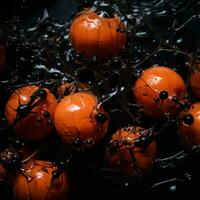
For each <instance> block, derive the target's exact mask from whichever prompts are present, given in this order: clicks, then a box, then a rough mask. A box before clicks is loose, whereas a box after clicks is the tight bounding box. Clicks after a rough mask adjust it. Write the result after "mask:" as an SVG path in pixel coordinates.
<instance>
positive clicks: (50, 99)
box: [5, 85, 57, 140]
mask: <svg viewBox="0 0 200 200" xmlns="http://www.w3.org/2000/svg"><path fill="white" fill-rule="evenodd" d="M37 89H38V86H34V85H30V86H25V87H22V88H20V89H17V90H16V91H14V92H13V94H12V95H11V96H10V98H9V100H8V102H7V104H6V108H5V116H6V119H7V121H8V123H9V124H13V123H14V121H15V119H16V116H17V112H16V110H17V108H18V106H19V105H20V104H27V103H28V102H29V101H30V96H31V95H32V94H33V92H36V91H37ZM45 90H46V91H47V98H45V99H43V100H42V101H41V102H40V104H39V105H38V106H36V107H34V108H33V109H32V111H31V112H30V113H29V114H28V115H27V116H26V117H24V118H22V119H20V120H19V121H18V122H17V124H16V125H15V131H16V133H17V135H18V136H20V137H22V138H24V139H26V140H40V139H44V138H45V137H47V136H48V135H49V134H50V133H51V132H52V131H53V129H54V126H53V123H51V124H50V123H49V120H51V121H53V117H54V111H55V108H56V104H57V100H56V98H55V97H54V95H53V94H51V93H50V92H49V90H48V89H45ZM44 111H48V112H49V113H50V115H51V116H50V118H45V117H44V115H43V114H44ZM38 118H39V119H40V121H38Z"/></svg>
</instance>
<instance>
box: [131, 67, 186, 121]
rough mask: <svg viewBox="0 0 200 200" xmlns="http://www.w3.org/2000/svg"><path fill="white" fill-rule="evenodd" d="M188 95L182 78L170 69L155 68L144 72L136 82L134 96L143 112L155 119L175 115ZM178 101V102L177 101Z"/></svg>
mask: <svg viewBox="0 0 200 200" xmlns="http://www.w3.org/2000/svg"><path fill="white" fill-rule="evenodd" d="M185 93H186V85H185V83H184V81H183V79H182V78H181V76H180V75H179V74H178V73H176V72H175V71H173V70H172V69H170V68H168V67H163V66H155V67H150V68H148V69H146V70H144V71H143V73H142V74H141V76H140V77H139V78H138V80H137V81H136V83H135V85H134V88H133V94H134V97H135V100H136V102H137V103H138V104H140V105H141V106H142V109H143V112H144V113H145V114H146V115H148V116H150V117H153V118H163V117H165V116H166V115H167V114H174V113H176V112H177V110H178V109H179V107H180V104H179V103H177V100H178V101H182V100H183V98H184V96H185ZM175 99H176V101H175Z"/></svg>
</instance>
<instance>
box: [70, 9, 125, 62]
mask: <svg viewBox="0 0 200 200" xmlns="http://www.w3.org/2000/svg"><path fill="white" fill-rule="evenodd" d="M121 30H123V31H121ZM124 30H125V25H124V24H123V23H122V22H121V20H120V18H118V17H116V16H112V17H103V16H100V15H98V14H97V13H96V12H94V11H92V10H90V11H86V12H82V13H80V14H78V15H77V16H76V17H75V19H74V20H73V21H72V24H71V27H70V31H69V36H70V39H71V42H72V47H73V48H74V49H75V51H76V52H77V53H79V54H82V55H83V56H84V57H86V58H93V57H97V58H98V59H106V58H110V57H112V56H115V55H117V54H118V53H119V52H120V50H122V48H123V47H124V45H125V42H126V33H125V32H124Z"/></svg>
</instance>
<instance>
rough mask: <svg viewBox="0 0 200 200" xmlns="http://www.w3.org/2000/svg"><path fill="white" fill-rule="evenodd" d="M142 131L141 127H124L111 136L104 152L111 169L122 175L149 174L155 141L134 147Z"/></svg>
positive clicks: (153, 156) (154, 152)
mask: <svg viewBox="0 0 200 200" xmlns="http://www.w3.org/2000/svg"><path fill="white" fill-rule="evenodd" d="M142 131H145V129H143V128H141V127H126V128H122V129H119V130H118V131H117V132H115V133H114V134H113V136H112V138H111V140H110V141H109V144H108V148H107V150H106V157H107V160H108V163H109V165H110V166H111V167H112V168H115V169H118V170H119V171H120V172H122V173H123V174H124V175H134V174H135V173H138V172H139V173H141V172H142V173H147V172H149V170H150V169H151V168H152V165H153V160H154V158H155V155H156V150H157V148H156V143H155V141H152V142H150V144H148V145H147V146H144V147H142V146H137V145H135V141H136V139H138V138H139V137H140V136H141V132H142Z"/></svg>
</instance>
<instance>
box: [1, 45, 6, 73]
mask: <svg viewBox="0 0 200 200" xmlns="http://www.w3.org/2000/svg"><path fill="white" fill-rule="evenodd" d="M5 56H6V50H5V47H3V46H0V72H3V71H4V69H5V65H6V57H5Z"/></svg>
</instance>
